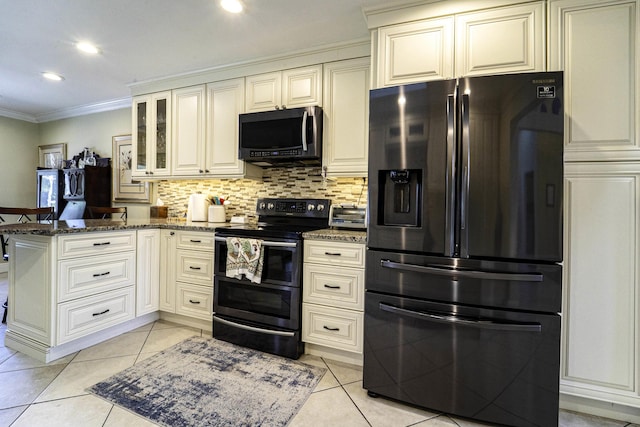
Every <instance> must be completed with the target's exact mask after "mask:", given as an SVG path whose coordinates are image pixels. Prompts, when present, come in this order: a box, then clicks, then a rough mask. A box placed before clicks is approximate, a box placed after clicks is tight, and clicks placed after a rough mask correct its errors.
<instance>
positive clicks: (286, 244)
mask: <svg viewBox="0 0 640 427" xmlns="http://www.w3.org/2000/svg"><path fill="white" fill-rule="evenodd" d="M215 239H216V241H218V242H226V241H227V238H226V237H216V238H215ZM258 240H260V239H258ZM296 245H297V243H295V242H270V241H268V240H263V241H262V246H270V247H275V248H295V247H296Z"/></svg>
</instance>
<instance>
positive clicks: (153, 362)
mask: <svg viewBox="0 0 640 427" xmlns="http://www.w3.org/2000/svg"><path fill="white" fill-rule="evenodd" d="M325 372H326V369H324V368H319V367H315V366H310V365H307V364H304V363H301V362H297V361H295V360H290V359H285V358H282V357H279V356H274V355H271V354H267V353H262V352H259V351H256V350H251V349H248V348H244V347H239V346H236V345H233V344H229V343H227V342H224V341H219V340H215V339H211V338H201V337H192V338H189V339H187V340H185V341H183V342H181V343H179V344H176V345H175V346H173V347H170V348H169V349H167V350H165V351H163V352H161V353H158V354H157V355H154V356H152V357H150V358H148V359H146V360H143V361H142V362H140V363H138V364H136V365H134V366H132V367H130V368H128V369H125V370H124V371H122V372H120V373H118V374H116V375H114V376H112V377H110V378H108V379H106V380H105V381H102V382H99V383H98V384H95V385H93V386H91V387H90V388H89V389H87V390H88V391H89V392H91V393H94V394H96V395H98V396H100V397H102V398H104V399H106V400H108V401H109V402H112V403H114V404H116V405H119V406H121V407H123V408H125V409H127V410H130V411H132V412H135V413H137V414H139V415H141V416H143V417H145V418H148V419H149V420H151V421H153V422H155V423H157V424H160V425H164V426H168V427H169V426H170V427H182V426H185V427H186V426H230V425H233V426H284V425H286V424H287V423H288V422H289V421H290V420H291V419H292V418H293V416H294V415H295V414H296V413H297V412H298V410H299V409H300V408H301V407H302V405H303V404H304V403H305V401H306V400H307V398H308V397H309V395H310V394H311V392H312V391H313V389H314V388H315V386H316V384H317V383H318V382H319V381H320V379H321V378H322V376H323V375H324V373H325Z"/></svg>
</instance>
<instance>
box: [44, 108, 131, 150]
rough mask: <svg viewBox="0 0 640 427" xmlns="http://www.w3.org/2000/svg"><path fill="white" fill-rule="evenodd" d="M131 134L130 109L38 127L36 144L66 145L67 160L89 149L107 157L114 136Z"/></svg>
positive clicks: (72, 118)
mask: <svg viewBox="0 0 640 427" xmlns="http://www.w3.org/2000/svg"><path fill="white" fill-rule="evenodd" d="M126 134H131V109H130V108H123V109H120V110H113V111H107V112H104V113H96V114H89V115H86V116H79V117H71V118H68V119H61V120H55V121H52V122H46V123H41V124H40V144H58V143H61V142H65V143H66V144H67V158H71V157H73V156H74V155H76V154H78V153H80V152H81V151H83V150H84V147H89V149H90V150H93V151H95V152H96V154H99V155H100V157H111V156H112V154H111V151H112V141H111V138H112V137H114V136H116V135H126Z"/></svg>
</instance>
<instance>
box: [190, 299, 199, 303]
mask: <svg viewBox="0 0 640 427" xmlns="http://www.w3.org/2000/svg"><path fill="white" fill-rule="evenodd" d="M189 302H190V303H191V304H200V301H194V300H192V299H190V300H189Z"/></svg>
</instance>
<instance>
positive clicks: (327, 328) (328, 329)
mask: <svg viewBox="0 0 640 427" xmlns="http://www.w3.org/2000/svg"><path fill="white" fill-rule="evenodd" d="M323 328H325V329H326V330H327V331H331V332H338V331H340V328H330V327H329V326H323Z"/></svg>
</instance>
